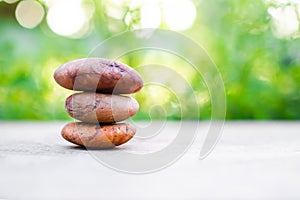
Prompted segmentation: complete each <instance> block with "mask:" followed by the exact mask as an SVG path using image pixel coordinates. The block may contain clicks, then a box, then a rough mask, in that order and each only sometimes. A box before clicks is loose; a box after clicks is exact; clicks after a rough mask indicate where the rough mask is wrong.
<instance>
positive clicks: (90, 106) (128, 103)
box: [65, 92, 139, 123]
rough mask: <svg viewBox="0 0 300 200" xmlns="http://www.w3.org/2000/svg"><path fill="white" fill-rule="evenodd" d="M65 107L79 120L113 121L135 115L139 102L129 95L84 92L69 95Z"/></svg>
mask: <svg viewBox="0 0 300 200" xmlns="http://www.w3.org/2000/svg"><path fill="white" fill-rule="evenodd" d="M65 107H66V111H67V113H68V114H69V115H70V116H71V117H73V118H75V119H77V120H81V121H84V122H100V123H113V122H119V121H123V120H125V119H128V118H130V117H132V116H133V115H135V114H136V113H137V111H138V109H139V104H138V102H137V101H136V100H135V99H134V98H131V97H128V96H121V95H112V94H101V93H93V92H83V93H77V94H73V95H71V96H69V97H68V98H67V99H66V105H65Z"/></svg>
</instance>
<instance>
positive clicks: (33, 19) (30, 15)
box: [15, 0, 45, 28]
mask: <svg viewBox="0 0 300 200" xmlns="http://www.w3.org/2000/svg"><path fill="white" fill-rule="evenodd" d="M15 14H16V18H17V21H18V22H19V24H20V25H21V26H23V27H25V28H34V27H36V26H37V25H39V23H41V21H42V19H43V17H44V15H45V11H44V8H43V6H42V5H41V4H40V3H38V2H37V1H34V0H25V1H21V2H20V3H19V4H18V5H17V8H16V13H15Z"/></svg>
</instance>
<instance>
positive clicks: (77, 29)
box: [47, 0, 93, 38]
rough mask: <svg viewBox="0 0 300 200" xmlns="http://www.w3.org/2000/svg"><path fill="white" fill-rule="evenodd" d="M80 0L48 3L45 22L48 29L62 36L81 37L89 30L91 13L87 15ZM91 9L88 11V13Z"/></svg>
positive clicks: (62, 0) (61, 0)
mask: <svg viewBox="0 0 300 200" xmlns="http://www.w3.org/2000/svg"><path fill="white" fill-rule="evenodd" d="M82 3H83V2H82V0H73V1H68V0H60V1H55V2H54V3H53V4H51V2H50V3H49V10H48V15H47V22H48V25H49V27H50V29H51V30H52V31H53V32H55V33H57V34H58V35H62V36H70V37H74V38H79V37H82V36H83V35H84V34H86V32H87V31H88V30H89V27H88V26H89V20H90V17H92V15H93V13H88V15H87V13H86V12H85V10H84V7H83V6H82ZM91 11H93V9H91V10H89V12H91Z"/></svg>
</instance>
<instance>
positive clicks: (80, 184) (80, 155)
mask: <svg viewBox="0 0 300 200" xmlns="http://www.w3.org/2000/svg"><path fill="white" fill-rule="evenodd" d="M186 123H192V122H186ZM63 124H65V122H47V123H38V122H0V199H1V198H2V199H230V200H233V199H239V200H240V199H280V200H282V199H285V200H286V199H300V190H299V189H300V122H278V121H274V122H226V124H225V126H224V131H223V134H222V138H221V140H220V141H219V143H218V144H217V146H216V148H215V150H214V151H213V152H212V153H211V154H210V155H209V156H208V157H207V158H206V159H204V160H199V159H198V157H199V152H200V148H201V145H202V141H203V138H204V136H205V134H206V131H207V128H208V125H209V123H207V122H203V123H201V124H200V125H201V128H200V130H199V134H198V137H197V139H196V141H195V142H194V144H193V145H192V146H191V148H190V149H189V150H188V151H187V152H186V154H185V155H184V156H183V157H182V158H181V159H179V160H178V161H177V162H176V163H174V164H173V165H171V166H170V167H167V168H165V169H163V170H161V171H158V172H155V173H151V174H144V175H132V174H125V173H120V172H117V171H114V170H112V169H110V168H107V167H105V166H103V165H102V164H100V163H99V162H97V161H96V160H95V159H94V158H93V157H92V156H91V155H90V154H89V152H88V151H86V150H83V149H79V148H75V147H74V146H73V145H71V144H69V143H68V142H66V141H64V140H63V139H62V138H61V136H60V133H59V132H60V129H61V128H62V127H63ZM141 124H142V123H141ZM156 124H157V126H159V122H157V123H156ZM137 125H139V124H137ZM170 125H171V126H169V127H167V128H168V130H169V131H167V134H165V135H164V136H163V137H161V138H159V137H158V139H156V140H155V139H154V138H153V140H149V141H148V142H147V141H142V142H141V141H139V140H138V139H136V140H132V141H130V142H129V143H127V144H126V145H124V146H123V147H122V148H120V150H128V151H131V152H136V153H141V152H142V153H148V152H152V151H155V150H159V148H163V146H165V145H167V144H168V142H170V141H168V140H171V139H172V138H173V137H174V133H173V130H172V128H171V127H172V126H175V125H176V123H173V124H172V123H171V124H170ZM154 127H155V124H154Z"/></svg>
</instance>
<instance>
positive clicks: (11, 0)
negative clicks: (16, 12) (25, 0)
mask: <svg viewBox="0 0 300 200" xmlns="http://www.w3.org/2000/svg"><path fill="white" fill-rule="evenodd" d="M17 1H18V0H4V2H6V3H9V4H12V3H16V2H17Z"/></svg>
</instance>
